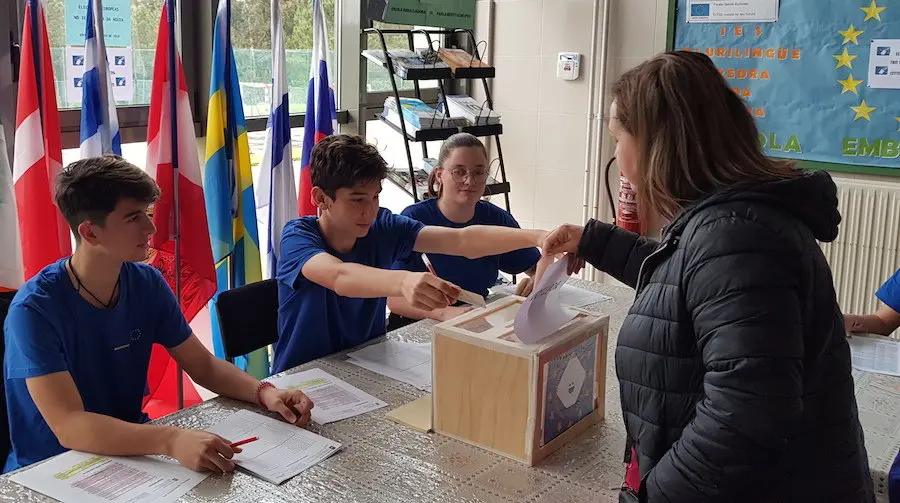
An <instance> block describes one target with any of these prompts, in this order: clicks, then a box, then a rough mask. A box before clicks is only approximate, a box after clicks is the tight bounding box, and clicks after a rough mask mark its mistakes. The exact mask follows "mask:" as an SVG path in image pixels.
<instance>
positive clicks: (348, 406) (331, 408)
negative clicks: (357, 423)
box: [269, 368, 387, 424]
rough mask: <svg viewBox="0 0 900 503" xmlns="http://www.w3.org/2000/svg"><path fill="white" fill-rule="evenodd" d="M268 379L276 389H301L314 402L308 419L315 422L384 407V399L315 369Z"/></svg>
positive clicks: (323, 422) (335, 419) (356, 414)
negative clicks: (310, 417)
mask: <svg viewBox="0 0 900 503" xmlns="http://www.w3.org/2000/svg"><path fill="white" fill-rule="evenodd" d="M269 381H270V382H271V383H272V384H274V385H275V386H278V387H279V388H287V389H299V390H301V391H303V393H305V394H306V396H308V397H309V398H310V400H312V401H313V404H314V405H315V407H313V409H312V420H313V421H315V422H316V423H318V424H328V423H333V422H335V421H340V420H342V419H347V418H350V417H353V416H359V415H361V414H365V413H367V412H372V411H373V410H376V409H380V408H382V407H387V403H386V402H383V401H381V400H379V399H377V398H375V397H374V396H372V395H370V394H368V393H366V392H365V391H363V390H361V389H359V388H356V387H353V386H351V385H350V384H348V383H347V382H344V381H342V380H340V379H338V378H337V377H334V376H333V375H331V374H329V373H328V372H325V371H324V370H322V369H319V368H314V369H310V370H304V371H303V372H297V373H295V374H290V375H286V376H282V377H278V378H275V379H269Z"/></svg>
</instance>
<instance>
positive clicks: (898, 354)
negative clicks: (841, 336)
mask: <svg viewBox="0 0 900 503" xmlns="http://www.w3.org/2000/svg"><path fill="white" fill-rule="evenodd" d="M847 342H849V343H850V358H851V360H852V361H853V367H854V368H855V369H857V370H863V371H866V372H875V373H878V374H887V375H892V376H900V340H897V339H889V338H887V337H882V336H879V335H854V336H853V337H850V338H849V339H848V340H847Z"/></svg>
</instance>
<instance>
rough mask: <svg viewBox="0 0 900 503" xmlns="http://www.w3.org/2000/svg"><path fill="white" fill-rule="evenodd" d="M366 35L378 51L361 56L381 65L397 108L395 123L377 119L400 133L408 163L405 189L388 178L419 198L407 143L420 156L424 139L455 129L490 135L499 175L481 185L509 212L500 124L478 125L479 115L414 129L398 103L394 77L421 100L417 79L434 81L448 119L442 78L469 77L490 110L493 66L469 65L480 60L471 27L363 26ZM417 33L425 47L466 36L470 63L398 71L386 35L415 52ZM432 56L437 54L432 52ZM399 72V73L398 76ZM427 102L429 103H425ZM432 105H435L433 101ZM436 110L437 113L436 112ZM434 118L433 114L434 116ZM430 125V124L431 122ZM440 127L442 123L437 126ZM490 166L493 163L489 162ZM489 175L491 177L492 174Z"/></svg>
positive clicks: (446, 135)
mask: <svg viewBox="0 0 900 503" xmlns="http://www.w3.org/2000/svg"><path fill="white" fill-rule="evenodd" d="M364 33H366V34H374V35H377V38H378V41H379V42H380V44H381V47H380V50H379V49H376V50H375V51H373V52H375V53H378V60H377V61H375V60H374V59H372V58H371V57H369V56H371V54H370V55H369V56H367V55H366V52H368V51H364V52H363V55H362V56H363V57H366V58H368V59H369V60H371V61H375V62H376V63H378V64H380V65H381V66H382V67H383V68H385V69H386V70H387V72H388V75H389V76H390V82H391V90H392V97H393V99H394V100H395V105H396V107H397V111H396V113H397V116H398V117H399V121H398V122H399V124H395V123H394V122H392V121H390V120H388V119H387V118H386V117H385V113H382V114H379V119H380V120H381V121H382V122H383V123H385V124H387V125H388V127H390V128H391V129H393V130H394V131H396V132H398V133H400V135H401V136H402V137H403V140H404V141H403V145H404V148H405V151H406V161H407V163H408V164H407V165H408V171H409V173H408V174H409V181H408V183H409V184H410V186H411V190H410V188H407V187H406V186H405V185H406V184H403V183H401V181H400V180H397V179H394V178H391V177H388V179H389V180H390V181H391V182H392V183H394V184H395V185H397V186H398V187H400V188H401V189H402V190H404V191H405V192H407V193H408V194H409V195H410V196H412V198H413V200H414V201H415V202H418V201H420V200H421V199H423V198H426V197H428V194H419V191H418V188H417V184H416V169H415V165H414V164H413V157H412V146H411V145H410V144H411V143H419V144H420V145H421V148H422V157H423V158H427V157H428V146H427V144H426V142H429V141H441V140H446V139H447V138H449V137H451V136H453V135H454V134H456V133H459V132H465V133H470V134H472V135H474V136H478V137H493V138H494V143H495V145H496V147H497V156H498V157H497V159H496V160H495V162H499V173H498V175H499V178H494V179H493V180H489V182H491V183H488V185H487V187H486V188H485V196H492V195H499V194H502V195H503V198H504V203H505V208H506V210H507V211H510V206H509V191H510V185H509V182H508V181H507V179H506V166H505V164H504V161H503V149H502V147H501V145H500V135H501V134H503V125H502V124H499V123H498V124H489V123H487V122H488V121H487V120H485V124H479V122H480V120H479V119H480V118H481V117H480V114H479V116H478V117H476V121H475V122H476V124H474V125H473V124H469V125H459V126H455V125H449V124H448V125H447V127H429V128H415V127H413V126H412V125H410V124H408V123H407V120H406V118H405V117H404V114H403V110H402V106H401V97H400V91H399V89H398V85H397V79H398V78H399V79H401V80H405V81H410V82H412V83H413V87H414V89H415V97H416V98H417V99H419V100H422V93H421V89H420V86H419V82H420V81H423V80H436V81H437V82H438V88H439V91H440V95H439V96H440V99H443V100H444V101H445V103H444V106H443V115H444V118H445V119H449V118H450V107H449V105H448V104H447V103H446V101H447V98H446V96H447V93H446V90H445V81H446V80H450V79H471V80H480V81H481V83H482V86H483V87H484V95H485V97H486V99H485V101H484V103H483V105H482V110H484V109H485V107H486V108H487V110H485V112H487V113H488V114H489V113H490V111H492V110H493V109H494V103H493V99H492V98H491V91H490V89H489V87H488V83H487V79H490V78H493V77H494V75H495V72H496V70H495V68H494V67H493V66H480V65H479V66H473V65H474V63H475V62H478V63H481V61H482V60H481V54H480V53H479V51H478V44H477V42H476V40H475V35H474V34H473V33H472V31H471V30H460V29H456V30H430V29H409V30H383V29H379V28H367V29H365V30H364ZM416 34H421V35H424V36H425V38H426V40H427V41H428V47H430V48H434V44H433V42H434V40H433V39H432V37H440V36H445V35H462V36H464V37H466V38H467V39H468V40H469V41H470V42H471V44H472V47H473V52H472V53H471V56H472V60H471V61H472V64H470V66H469V67H465V66H457V67H456V68H455V69H454V68H453V67H452V66H451V67H443V66H442V67H438V65H437V62H436V61H435V63H434V64H435V66H434V67H432V68H428V67H424V68H409V69H405V68H404V69H402V70H403V71H402V72H398V70H400V69H398V68H397V65H395V63H394V61H393V58H392V56H391V54H390V52H389V50H388V46H387V42H386V39H385V37H386V36H405V37H406V39H407V41H408V43H409V50H410V51H413V52H415V45H414V38H413V37H414V35H416ZM434 57H435V58H436V57H437V55H436V54H435V55H434ZM401 73H402V75H401ZM429 105H430V104H429ZM435 105H436V104H435ZM436 113H438V114H439V113H440V112H436ZM435 118H436V117H435ZM432 125H433V124H432ZM441 126H443V125H441ZM491 165H493V163H491ZM492 178H493V177H492Z"/></svg>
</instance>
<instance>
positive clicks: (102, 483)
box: [10, 451, 208, 503]
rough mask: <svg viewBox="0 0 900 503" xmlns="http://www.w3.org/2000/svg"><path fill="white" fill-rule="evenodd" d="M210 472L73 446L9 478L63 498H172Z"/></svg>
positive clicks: (116, 502)
mask: <svg viewBox="0 0 900 503" xmlns="http://www.w3.org/2000/svg"><path fill="white" fill-rule="evenodd" d="M207 476H208V474H204V473H197V472H194V471H191V470H189V469H187V468H185V467H183V466H181V465H179V464H178V463H176V462H174V461H169V460H166V459H162V458H156V457H149V456H137V457H127V458H126V457H113V456H98V455H96V454H88V453H85V452H78V451H68V452H65V453H63V454H60V455H59V456H55V457H53V458H50V459H49V460H47V461H46V462H44V463H41V464H38V465H35V466H33V467H31V468H28V469H26V470H24V471H21V472H19V473H16V474H15V475H13V476H12V477H10V479H11V480H12V481H13V482H15V483H17V484H21V485H23V486H25V487H28V488H29V489H32V490H34V491H37V492H39V493H41V494H45V495H47V496H49V497H51V498H54V499H57V500H59V501H62V502H63V503H70V502H71V503H171V502H174V501H177V500H178V499H179V498H181V497H182V496H184V495H185V494H186V493H187V492H188V491H190V490H191V489H193V488H194V486H196V485H197V484H199V483H200V482H202V481H203V479H205V478H206V477H207Z"/></svg>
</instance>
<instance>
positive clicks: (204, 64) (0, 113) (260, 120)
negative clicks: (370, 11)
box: [0, 0, 359, 159]
mask: <svg viewBox="0 0 900 503" xmlns="http://www.w3.org/2000/svg"><path fill="white" fill-rule="evenodd" d="M25 3H26V0H15V1H14V2H10V3H9V4H7V6H5V7H0V17H4V18H6V19H2V20H0V34H2V33H3V32H4V31H8V32H9V38H10V44H9V46H8V45H7V44H6V43H4V42H3V39H2V38H0V90H2V89H4V83H6V82H7V81H9V84H8V86H9V87H11V88H12V89H13V92H11V93H3V95H0V121H2V122H3V126H4V129H6V133H7V136H6V137H7V143H8V145H9V149H10V159H12V155H11V152H12V147H13V143H14V142H13V141H12V132H11V131H12V130H14V129H15V107H16V97H17V96H16V93H17V86H16V81H14V80H13V75H14V72H15V70H14V69H13V63H12V62H10V64H9V65H6V64H4V61H7V60H9V59H11V58H9V56H8V55H9V54H11V53H12V52H13V51H12V50H11V49H12V47H14V46H17V45H18V44H19V43H20V40H21V38H22V22H21V20H22V18H23V16H24V12H25ZM217 4H218V0H191V1H187V0H182V1H181V2H179V3H178V8H179V23H180V26H181V30H180V33H179V34H178V40H179V41H180V49H181V58H182V63H183V65H184V68H185V79H186V80H187V85H188V89H191V93H190V96H189V99H190V103H191V111H192V115H193V119H194V131H195V133H196V134H197V136H198V137H203V136H205V134H206V131H205V128H206V115H207V110H208V100H207V99H206V97H207V92H208V90H209V67H210V63H211V60H212V44H211V40H212V33H213V27H214V23H215V15H216V5H217ZM357 5H358V0H338V5H337V7H336V9H335V11H336V12H335V15H336V17H337V19H336V20H335V27H336V29H337V33H336V34H335V40H336V43H337V44H338V46H339V47H338V51H337V54H338V59H339V60H341V59H345V58H341V54H342V53H343V52H344V51H343V49H341V48H340V47H341V43H342V42H343V43H346V42H345V40H346V39H347V37H346V36H345V35H346V33H345V32H346V31H347V30H348V29H349V30H350V31H351V32H352V33H353V34H354V35H355V34H356V33H357V32H358V31H359V28H358V21H357V24H356V25H355V26H354V25H352V24H350V25H343V24H342V13H345V12H351V13H352V12H354V11H355V10H356V8H357V7H356V6H357ZM161 6H162V3H161V4H160V8H161ZM348 6H352V8H350V9H348ZM4 9H8V10H9V15H8V16H6V15H5V14H6V13H5V12H3V10H4ZM352 19H353V16H350V20H351V21H352ZM7 22H8V23H10V26H9V27H6V28H7V29H6V30H4V29H3V28H5V27H4V24H5V23H7ZM185 34H190V35H189V36H185ZM4 38H5V37H4ZM338 41H340V42H338ZM351 45H352V44H351ZM346 49H347V50H353V51H354V52H355V53H356V54H359V51H358V50H356V48H352V47H347V48H346ZM354 61H355V59H354ZM336 66H337V67H338V68H339V69H340V70H343V69H344V68H345V66H342V65H341V64H340V62H339V63H338V65H336ZM7 72H8V73H7ZM342 73H343V72H342V71H339V72H338V75H337V78H336V81H335V85H336V87H337V88H338V92H337V93H336V94H337V96H338V104H339V105H347V104H350V105H355V103H356V101H357V99H355V98H352V97H353V96H354V95H356V96H358V92H357V89H356V88H355V86H354V88H353V89H352V90H347V89H345V83H349V82H353V83H355V82H357V81H358V79H357V78H356V77H355V75H352V77H353V79H352V80H347V79H343V78H342V77H343V76H342ZM4 79H6V80H4ZM348 102H349V103H348ZM10 110H11V111H12V112H11V115H10ZM116 110H117V114H118V119H119V133H120V135H121V138H122V143H132V142H142V141H146V139H147V123H148V119H149V115H150V107H149V106H148V105H137V106H118V107H117V109H116ZM305 119H306V114H305V111H304V112H300V113H292V114H291V127H303V124H304V121H305ZM267 120H268V118H266V117H248V118H247V130H248V132H254V131H265V129H266V122H267ZM352 120H353V117H352V114H351V113H350V111H348V109H347V108H346V107H344V108H340V109H339V110H338V113H337V122H338V124H339V125H342V126H343V125H347V124H349V123H350V122H351V121H352ZM8 121H9V122H8ZM59 121H60V132H61V139H62V148H64V149H69V148H77V147H78V146H79V144H80V129H81V110H78V109H67V110H60V111H59Z"/></svg>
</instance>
